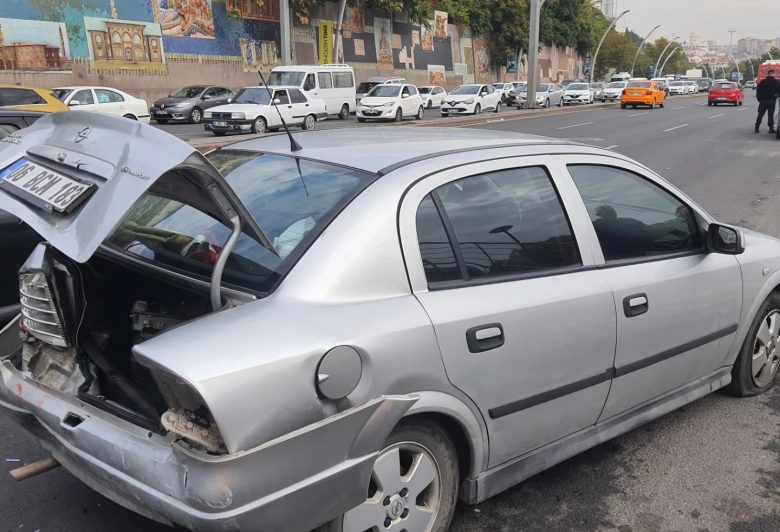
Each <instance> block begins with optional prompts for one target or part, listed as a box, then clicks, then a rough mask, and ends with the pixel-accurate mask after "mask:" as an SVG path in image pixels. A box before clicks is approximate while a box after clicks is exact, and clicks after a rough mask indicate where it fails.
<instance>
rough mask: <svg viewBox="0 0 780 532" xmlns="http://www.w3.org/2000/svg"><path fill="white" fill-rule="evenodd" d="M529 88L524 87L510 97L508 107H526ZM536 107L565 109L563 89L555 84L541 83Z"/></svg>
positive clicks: (537, 93) (538, 88) (537, 91)
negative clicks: (552, 106)
mask: <svg viewBox="0 0 780 532" xmlns="http://www.w3.org/2000/svg"><path fill="white" fill-rule="evenodd" d="M527 99H528V87H523V88H521V89H519V90H518V91H516V92H513V93H512V94H511V95H510V96H509V103H508V105H516V106H517V108H518V109H522V108H524V107H526V101H527ZM536 105H537V106H539V107H550V106H551V105H554V106H556V107H563V88H562V87H561V86H560V85H557V84H555V83H541V84H539V87H537V89H536Z"/></svg>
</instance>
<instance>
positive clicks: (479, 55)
mask: <svg viewBox="0 0 780 532" xmlns="http://www.w3.org/2000/svg"><path fill="white" fill-rule="evenodd" d="M472 43H473V45H474V72H475V73H476V76H477V82H478V83H490V82H492V81H493V76H492V75H491V74H490V51H489V48H488V43H487V40H486V39H485V38H484V37H480V38H477V39H473V40H472Z"/></svg>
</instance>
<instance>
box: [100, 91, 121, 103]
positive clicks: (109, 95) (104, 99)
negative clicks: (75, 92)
mask: <svg viewBox="0 0 780 532" xmlns="http://www.w3.org/2000/svg"><path fill="white" fill-rule="evenodd" d="M95 94H96V95H97V100H98V103H120V102H123V101H125V99H124V98H123V97H122V95H121V94H119V93H118V92H114V91H110V90H108V89H95Z"/></svg>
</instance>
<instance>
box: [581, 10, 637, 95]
mask: <svg viewBox="0 0 780 532" xmlns="http://www.w3.org/2000/svg"><path fill="white" fill-rule="evenodd" d="M628 13H631V10H630V9H626V10H625V11H623V12H622V13H621V14H619V15H618V16H617V17H616V18H615V20H613V21H612V24H610V25H609V28H607V31H605V32H604V35H603V36H602V37H601V41H599V45H598V47H597V48H596V53H595V54H593V61H591V63H590V73H589V74H588V83H592V82H593V74H594V72H595V71H596V59H598V57H599V52H600V51H601V46H602V45H603V44H604V41H606V40H607V35H609V32H610V31H612V28H614V27H615V24H617V22H618V20H620V19H621V18H623V17H624V16H626V15H627V14H628Z"/></svg>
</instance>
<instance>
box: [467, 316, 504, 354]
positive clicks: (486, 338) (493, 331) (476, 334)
mask: <svg viewBox="0 0 780 532" xmlns="http://www.w3.org/2000/svg"><path fill="white" fill-rule="evenodd" d="M466 343H467V344H468V346H469V351H470V352H471V353H483V352H485V351H490V350H492V349H498V348H499V347H501V346H502V345H504V328H503V327H502V326H501V324H500V323H489V324H487V325H479V326H477V327H472V328H471V329H469V330H468V331H466Z"/></svg>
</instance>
